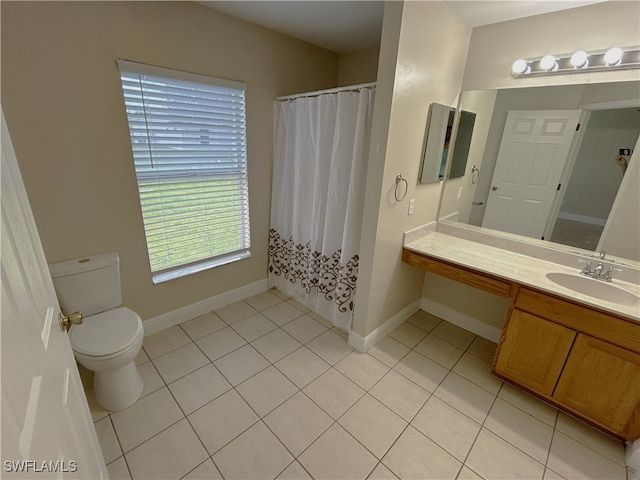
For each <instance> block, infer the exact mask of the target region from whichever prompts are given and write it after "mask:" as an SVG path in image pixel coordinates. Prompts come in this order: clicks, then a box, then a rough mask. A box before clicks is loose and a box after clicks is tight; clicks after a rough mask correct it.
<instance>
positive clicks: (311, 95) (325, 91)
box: [276, 82, 376, 102]
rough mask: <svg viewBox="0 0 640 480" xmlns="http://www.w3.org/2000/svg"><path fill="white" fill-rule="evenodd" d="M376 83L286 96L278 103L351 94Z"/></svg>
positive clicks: (277, 99) (278, 100) (278, 98)
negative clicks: (350, 92)
mask: <svg viewBox="0 0 640 480" xmlns="http://www.w3.org/2000/svg"><path fill="white" fill-rule="evenodd" d="M375 86H376V82H371V83H361V84H360V85H348V86H346V87H338V88H329V89H327V90H316V91H315V92H305V93H297V94H295V95H286V96H284V97H276V102H281V101H283V100H294V99H296V98H302V97H318V96H320V95H324V94H327V93H338V92H349V91H352V90H354V91H355V90H362V89H363V88H370V87H375Z"/></svg>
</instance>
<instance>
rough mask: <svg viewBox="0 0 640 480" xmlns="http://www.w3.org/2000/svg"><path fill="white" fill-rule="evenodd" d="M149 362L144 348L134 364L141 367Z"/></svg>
mask: <svg viewBox="0 0 640 480" xmlns="http://www.w3.org/2000/svg"><path fill="white" fill-rule="evenodd" d="M148 361H149V355H147V352H145V351H144V348H141V349H140V353H138V355H136V358H135V360H134V362H133V363H135V364H136V365H138V366H139V365H142V364H143V363H146V362H148ZM83 368H84V367H83Z"/></svg>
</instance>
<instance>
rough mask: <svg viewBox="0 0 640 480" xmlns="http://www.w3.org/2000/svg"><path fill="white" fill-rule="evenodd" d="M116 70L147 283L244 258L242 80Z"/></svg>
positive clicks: (138, 68)
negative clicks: (145, 253)
mask: <svg viewBox="0 0 640 480" xmlns="http://www.w3.org/2000/svg"><path fill="white" fill-rule="evenodd" d="M118 67H119V69H120V79H121V81H122V90H123V93H124V102H125V106H126V111H127V118H128V120H129V134H130V137H131V147H132V150H133V160H134V164H135V171H136V178H137V181H138V193H139V195H140V205H141V207H142V218H143V221H144V231H145V235H146V239H147V250H148V253H149V261H150V263H151V272H152V277H153V282H154V283H159V282H163V281H166V280H170V279H172V278H176V277H180V276H183V275H187V274H190V273H195V272H198V271H201V270H205V269H207V268H212V267H215V266H218V265H223V264H226V263H230V262H233V261H236V260H240V259H243V258H247V257H249V256H250V252H249V246H250V240H249V199H248V187H247V148H246V127H245V124H246V122H245V90H246V86H245V84H244V83H240V82H234V81H229V80H221V79H217V78H211V77H206V76H202V75H195V74H190V73H185V72H179V71H175V70H168V69H165V68H159V67H152V66H149V65H143V64H138V63H133V62H129V61H126V60H118Z"/></svg>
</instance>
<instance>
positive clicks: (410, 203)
mask: <svg viewBox="0 0 640 480" xmlns="http://www.w3.org/2000/svg"><path fill="white" fill-rule="evenodd" d="M415 206H416V199H415V198H412V199H411V200H409V215H413V209H414V207H415Z"/></svg>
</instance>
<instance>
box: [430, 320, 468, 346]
mask: <svg viewBox="0 0 640 480" xmlns="http://www.w3.org/2000/svg"><path fill="white" fill-rule="evenodd" d="M431 333H432V334H433V335H435V336H436V337H439V338H441V339H442V340H444V341H446V342H449V343H452V344H454V345H455V346H456V347H458V348H462V349H463V350H466V349H467V347H468V346H469V345H471V343H472V342H473V341H474V340H475V338H476V336H475V335H474V334H473V333H471V332H469V331H467V330H465V329H463V328H460V327H458V326H456V325H453V324H451V323H449V322H440V323H439V324H438V326H437V327H435V328H434V329H433V330H432V331H431Z"/></svg>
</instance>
